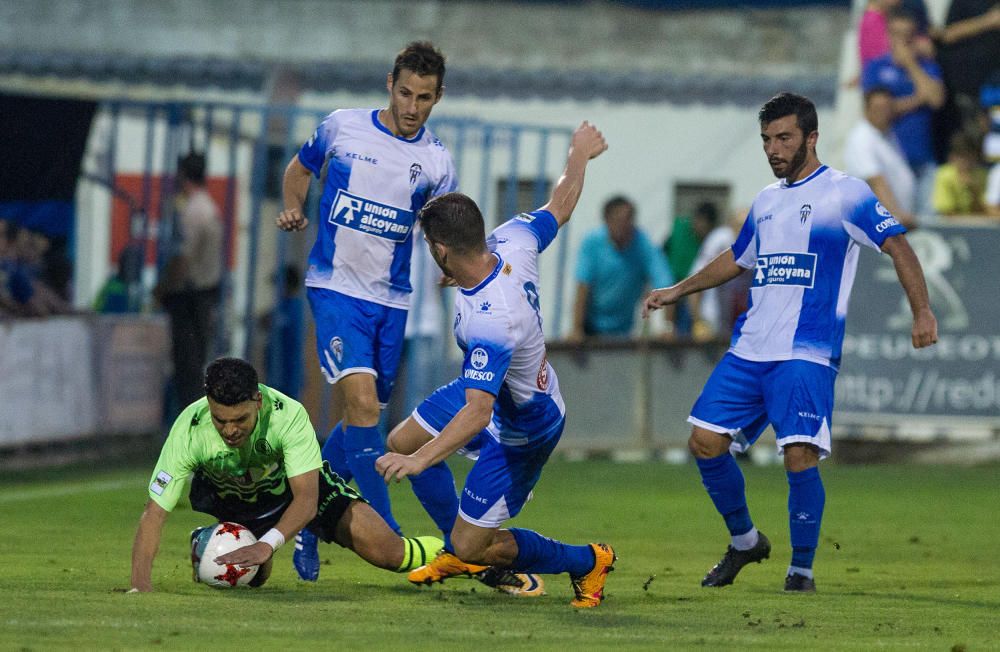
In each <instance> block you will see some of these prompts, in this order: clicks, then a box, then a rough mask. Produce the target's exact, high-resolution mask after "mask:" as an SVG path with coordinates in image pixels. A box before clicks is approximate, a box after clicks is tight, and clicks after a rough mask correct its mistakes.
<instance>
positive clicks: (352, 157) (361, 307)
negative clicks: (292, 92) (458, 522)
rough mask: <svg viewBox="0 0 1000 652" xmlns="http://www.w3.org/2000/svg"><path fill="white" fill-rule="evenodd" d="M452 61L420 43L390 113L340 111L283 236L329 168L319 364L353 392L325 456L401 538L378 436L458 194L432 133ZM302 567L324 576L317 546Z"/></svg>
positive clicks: (303, 159)
mask: <svg viewBox="0 0 1000 652" xmlns="http://www.w3.org/2000/svg"><path fill="white" fill-rule="evenodd" d="M444 73H445V61H444V57H443V56H442V55H441V53H440V51H438V50H437V49H435V48H434V46H433V45H432V44H430V43H427V42H414V43H410V44H409V45H407V46H406V48H405V49H403V50H402V51H401V52H400V53H399V54H398V55H397V57H396V60H395V63H394V64H393V69H392V72H391V73H389V75H388V78H387V80H386V88H387V89H388V91H389V106H388V107H386V108H384V109H351V110H340V111H334V112H333V113H331V114H330V115H329V116H327V117H326V119H325V120H324V121H323V122H322V124H320V125H319V127H318V128H317V129H316V132H315V133H314V134H313V136H312V138H310V139H309V141H308V142H306V143H305V144H304V145H303V146H302V149H301V150H300V151H299V153H298V154H296V155H295V156H294V157H293V158H292V160H291V161H290V162H289V164H288V167H287V168H286V170H285V176H284V185H283V187H282V192H283V196H284V206H285V209H284V210H283V211H281V214H280V215H279V216H278V219H277V224H278V227H279V228H281V229H283V230H285V231H301V230H302V229H304V228H305V227H306V225H307V224H308V220H307V219H306V217H305V216H304V215H303V213H302V207H303V204H304V202H305V198H306V192H307V191H308V190H309V183H310V180H311V177H312V176H313V175H316V176H317V177H320V176H321V173H322V172H323V170H324V169H325V179H324V181H323V196H322V198H321V199H320V224H319V232H318V235H317V238H316V243H315V245H314V246H313V249H312V252H311V253H310V254H309V269H308V271H307V273H306V286H307V287H308V291H307V292H308V299H309V305H310V306H311V308H312V313H313V320H314V321H315V323H316V343H317V349H318V351H319V362H320V367H321V368H322V370H323V375H324V376H325V377H326V379H327V382H329V383H331V384H332V383H337V384H339V386H340V388H341V389H342V391H343V397H344V419H343V421H342V422H341V423H338V424H337V425H336V426H334V428H333V430H332V431H331V432H330V436H329V437H328V438H327V440H326V443H325V444H324V446H323V459H324V460H326V461H327V462H329V463H330V466H331V468H332V469H333V470H334V471H335V472H336V473H337V474H339V475H340V476H341V477H342V478H344V479H345V480H346V481H350V480H351V478H353V479H354V481H355V482H356V483H357V485H358V488H359V489H360V490H361V493H362V494H363V495H364V496H365V498H366V499H367V500H368V501H369V502H370V503H371V505H372V507H374V508H375V510H376V511H378V513H379V514H381V515H382V518H384V519H385V520H386V522H387V523H388V524H389V525H390V526H391V527H392V529H393V530H395V531H396V532H400V528H399V525H398V524H397V523H396V520H395V519H394V518H393V516H392V510H391V508H390V505H389V494H388V491H387V490H386V486H385V483H384V482H383V481H382V478H381V477H380V476H379V475H378V473H376V472H375V467H374V462H375V459H376V458H377V457H378V456H380V455H382V453H384V452H385V445H384V442H383V437H382V434H381V433H380V432H379V430H378V428H377V424H378V421H379V413H380V408H381V407H384V406H385V404H386V403H387V402H388V400H389V394H390V392H391V391H392V386H393V383H394V382H395V380H396V372H397V369H398V368H399V361H400V355H401V352H402V348H403V331H404V328H405V325H406V312H407V308H408V307H409V297H410V292H411V287H410V254H411V252H412V242H413V237H412V229H413V226H414V221H415V218H416V214H417V212H418V211H419V210H420V208H421V207H422V206H423V205H424V203H425V202H426V201H427V200H428V199H430V198H431V197H434V196H436V195H440V194H443V193H446V192H450V191H452V190H454V189H455V187H456V180H455V168H454V165H453V163H452V160H451V156H450V155H449V154H448V151H447V150H446V149H445V148H444V146H443V145H442V144H441V141H440V140H438V139H437V138H436V137H435V136H434V134H432V133H431V131H430V130H429V129H427V128H426V127H425V126H424V124H425V123H426V122H427V119H428V118H429V117H430V114H431V110H432V109H433V108H434V105H435V104H437V103H438V101H439V100H440V99H441V95H442V92H443V90H444ZM293 559H294V563H295V569H296V571H297V572H298V574H299V576H300V577H301V578H302V579H304V580H316V578H317V577H319V555H318V554H317V551H316V538H315V537H314V536H313V535H312V533H311V532H309V531H304V532H302V534H301V536H300V537H298V538H297V542H296V551H295V554H294V556H293Z"/></svg>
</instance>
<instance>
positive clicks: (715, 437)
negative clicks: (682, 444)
mask: <svg viewBox="0 0 1000 652" xmlns="http://www.w3.org/2000/svg"><path fill="white" fill-rule="evenodd" d="M729 444H730V440H729V438H728V437H726V436H725V435H720V434H718V433H715V432H711V431H709V430H704V429H702V428H695V429H694V430H692V431H691V436H690V437H688V450H689V451H691V454H692V455H694V456H695V457H696V458H697V459H700V460H705V459H709V458H712V457H718V456H719V455H725V454H726V452H727V451H728V450H729Z"/></svg>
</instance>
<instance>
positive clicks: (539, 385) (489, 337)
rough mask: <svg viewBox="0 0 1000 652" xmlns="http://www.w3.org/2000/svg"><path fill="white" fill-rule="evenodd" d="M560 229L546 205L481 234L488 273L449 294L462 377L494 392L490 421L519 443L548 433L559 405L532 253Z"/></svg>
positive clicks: (508, 440) (467, 384) (505, 436)
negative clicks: (492, 261) (490, 256)
mask: <svg viewBox="0 0 1000 652" xmlns="http://www.w3.org/2000/svg"><path fill="white" fill-rule="evenodd" d="M558 230H559V224H558V223H557V222H556V219H555V217H553V216H552V214H551V213H549V212H548V211H535V212H533V213H522V214H521V215H518V216H517V217H515V218H513V219H511V220H508V221H507V222H505V223H504V224H501V225H500V226H498V227H497V228H496V229H495V230H494V231H493V232H492V233H491V234H490V237H489V238H488V240H487V244H488V246H489V248H490V250H491V251H493V252H494V254H495V255H496V258H497V262H496V266H495V267H494V268H493V271H492V273H491V274H490V275H489V276H487V277H486V278H485V279H483V281H482V282H481V283H480V284H479V285H477V286H476V287H474V288H471V289H465V288H461V289H459V292H458V294H457V297H456V299H455V339H456V340H457V341H458V345H459V347H461V349H462V351H463V352H464V353H465V357H464V362H463V363H462V375H461V382H462V384H463V386H464V387H465V388H466V389H468V388H474V389H479V390H482V391H485V392H489V393H490V394H493V395H494V396H496V397H497V401H496V403H495V404H494V424H493V427H491V432H493V433H494V434H495V435H496V436H498V438H499V439H500V441H501V442H503V443H507V444H510V445H515V446H516V445H519V444H525V443H527V442H528V441H529V440H537V439H541V438H544V437H546V436H548V435H549V434H551V432H552V431H554V429H555V428H556V427H557V426H558V424H559V423H560V421H561V419H562V416H563V415H564V414H565V412H566V407H565V404H564V403H563V399H562V395H561V394H560V393H559V380H558V378H556V373H555V370H554V369H553V368H552V365H550V364H549V362H548V360H547V359H546V356H545V335H544V334H543V332H542V314H541V309H540V305H539V296H538V254H540V253H541V252H542V251H543V250H544V249H545V248H546V247H547V246H548V245H549V243H550V242H552V240H553V239H554V238H555V236H556V233H557V232H558Z"/></svg>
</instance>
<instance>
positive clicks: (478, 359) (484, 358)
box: [469, 346, 490, 369]
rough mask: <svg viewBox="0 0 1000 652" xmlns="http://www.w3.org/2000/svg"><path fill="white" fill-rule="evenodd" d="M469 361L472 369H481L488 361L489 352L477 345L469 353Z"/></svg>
mask: <svg viewBox="0 0 1000 652" xmlns="http://www.w3.org/2000/svg"><path fill="white" fill-rule="evenodd" d="M469 362H470V363H471V364H472V368H473V369H482V368H484V367H485V366H486V365H488V364H489V363H490V354H489V353H487V352H486V349H484V348H482V347H479V346H477V347H476V348H474V349H472V353H470V354H469Z"/></svg>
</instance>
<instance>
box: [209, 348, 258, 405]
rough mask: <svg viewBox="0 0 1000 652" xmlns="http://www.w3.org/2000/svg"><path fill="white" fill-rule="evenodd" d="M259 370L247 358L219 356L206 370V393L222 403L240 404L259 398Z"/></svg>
mask: <svg viewBox="0 0 1000 652" xmlns="http://www.w3.org/2000/svg"><path fill="white" fill-rule="evenodd" d="M259 391H260V390H259V389H258V387H257V370H256V369H254V368H253V365H252V364H250V363H249V362H247V361H246V360H240V359H239V358H217V359H215V360H213V361H212V362H211V363H210V364H209V365H208V369H206V370H205V394H207V395H208V397H209V398H210V399H212V400H213V401H215V402H216V403H221V404H222V405H239V404H240V403H243V402H244V401H252V400H254V399H256V398H257V392H259Z"/></svg>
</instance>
